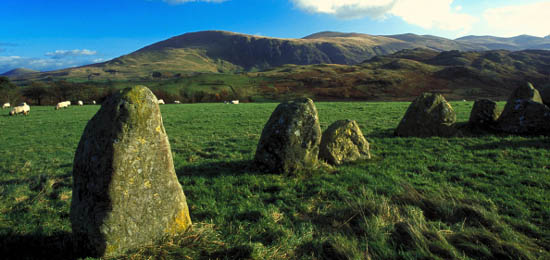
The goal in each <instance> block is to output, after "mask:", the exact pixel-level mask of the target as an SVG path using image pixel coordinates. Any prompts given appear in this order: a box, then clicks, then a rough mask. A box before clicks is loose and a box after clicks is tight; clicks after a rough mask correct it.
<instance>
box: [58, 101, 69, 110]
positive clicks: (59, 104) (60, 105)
mask: <svg viewBox="0 0 550 260" xmlns="http://www.w3.org/2000/svg"><path fill="white" fill-rule="evenodd" d="M70 102H71V101H63V102H59V103H57V105H56V106H55V110H59V109H61V108H67V107H69V106H70V104H71V103H70Z"/></svg>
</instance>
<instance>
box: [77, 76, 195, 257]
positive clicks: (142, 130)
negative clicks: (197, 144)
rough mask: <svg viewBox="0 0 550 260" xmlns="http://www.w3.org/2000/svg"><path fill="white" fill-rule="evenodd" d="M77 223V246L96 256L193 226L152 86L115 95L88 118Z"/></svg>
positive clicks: (79, 168) (81, 151)
mask: <svg viewBox="0 0 550 260" xmlns="http://www.w3.org/2000/svg"><path fill="white" fill-rule="evenodd" d="M70 220H71V225H72V230H73V236H74V238H73V240H74V242H75V244H76V246H77V248H78V249H79V250H84V251H85V252H86V254H89V255H90V256H94V257H112V256H117V255H121V254H124V253H125V252H127V251H128V250H133V249H138V248H141V247H142V246H144V245H148V244H151V243H154V242H156V241H157V240H159V239H161V238H163V237H165V236H169V235H174V234H177V233H180V232H184V231H185V230H186V229H187V228H188V227H189V226H190V225H191V219H190V217H189V211H188V207H187V202H186V198H185V195H184V193H183V189H182V187H181V185H180V183H179V182H178V179H177V176H176V173H175V170H174V163H173V160H172V153H171V150H170V143H169V142H168V137H167V135H166V131H165V130H164V125H163V123H162V117H161V114H160V110H159V107H158V105H157V99H156V97H155V96H154V95H153V93H152V92H151V91H150V90H149V89H148V88H146V87H143V86H137V87H133V88H128V89H125V90H122V91H120V92H118V93H115V94H113V95H112V96H110V97H109V98H108V99H107V100H106V101H105V102H104V103H103V104H102V106H101V109H100V110H99V111H98V112H97V114H96V115H95V116H94V117H93V118H92V119H91V120H90V121H89V122H88V124H87V126H86V128H85V130H84V133H83V134H82V137H81V139H80V142H79V144H78V148H77V150H76V153H75V158H74V168H73V197H72V201H71V211H70Z"/></svg>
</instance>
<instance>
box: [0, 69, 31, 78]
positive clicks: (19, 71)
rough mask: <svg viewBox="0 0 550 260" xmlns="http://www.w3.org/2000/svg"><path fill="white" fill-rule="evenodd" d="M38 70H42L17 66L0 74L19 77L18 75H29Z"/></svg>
mask: <svg viewBox="0 0 550 260" xmlns="http://www.w3.org/2000/svg"><path fill="white" fill-rule="evenodd" d="M36 72H40V71H37V70H31V69H26V68H17V69H12V70H10V71H7V72H4V73H2V74H0V76H7V77H17V76H23V75H27V74H30V73H36Z"/></svg>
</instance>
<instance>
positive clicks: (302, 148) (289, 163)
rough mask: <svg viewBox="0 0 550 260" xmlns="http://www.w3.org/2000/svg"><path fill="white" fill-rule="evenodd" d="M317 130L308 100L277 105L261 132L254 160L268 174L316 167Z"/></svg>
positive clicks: (318, 135)
mask: <svg viewBox="0 0 550 260" xmlns="http://www.w3.org/2000/svg"><path fill="white" fill-rule="evenodd" d="M320 143H321V127H320V126H319V117H318V116H317V109H316V108H315V104H313V101H312V100H311V99H309V98H303V99H297V100H294V101H290V102H284V103H281V104H280V105H279V106H277V108H276V109H275V111H273V113H272V114H271V117H270V118H269V120H268V122H267V123H266V124H265V126H264V129H263V131H262V136H261V137H260V141H259V143H258V147H257V149H256V156H255V158H254V160H255V161H256V164H257V165H258V166H259V167H260V168H262V169H264V170H266V171H268V172H272V173H293V172H295V171H299V170H303V169H310V168H313V167H316V166H317V162H318V159H317V156H318V154H319V144H320Z"/></svg>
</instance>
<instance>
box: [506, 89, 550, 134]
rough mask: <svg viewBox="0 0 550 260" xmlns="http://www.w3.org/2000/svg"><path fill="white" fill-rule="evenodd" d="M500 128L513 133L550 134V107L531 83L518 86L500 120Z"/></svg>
mask: <svg viewBox="0 0 550 260" xmlns="http://www.w3.org/2000/svg"><path fill="white" fill-rule="evenodd" d="M497 123H498V128H499V130H501V131H503V132H507V133H513V134H549V133H550V108H548V107H547V106H546V105H545V104H543V102H542V98H541V96H540V94H539V92H538V90H536V89H535V88H534V87H533V85H532V84H531V83H527V84H525V85H523V86H520V87H518V88H517V89H515V90H514V92H512V95H510V97H509V98H508V101H507V102H506V106H505V107H504V110H503V111H502V114H501V115H500V117H499V119H498V121H497Z"/></svg>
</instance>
